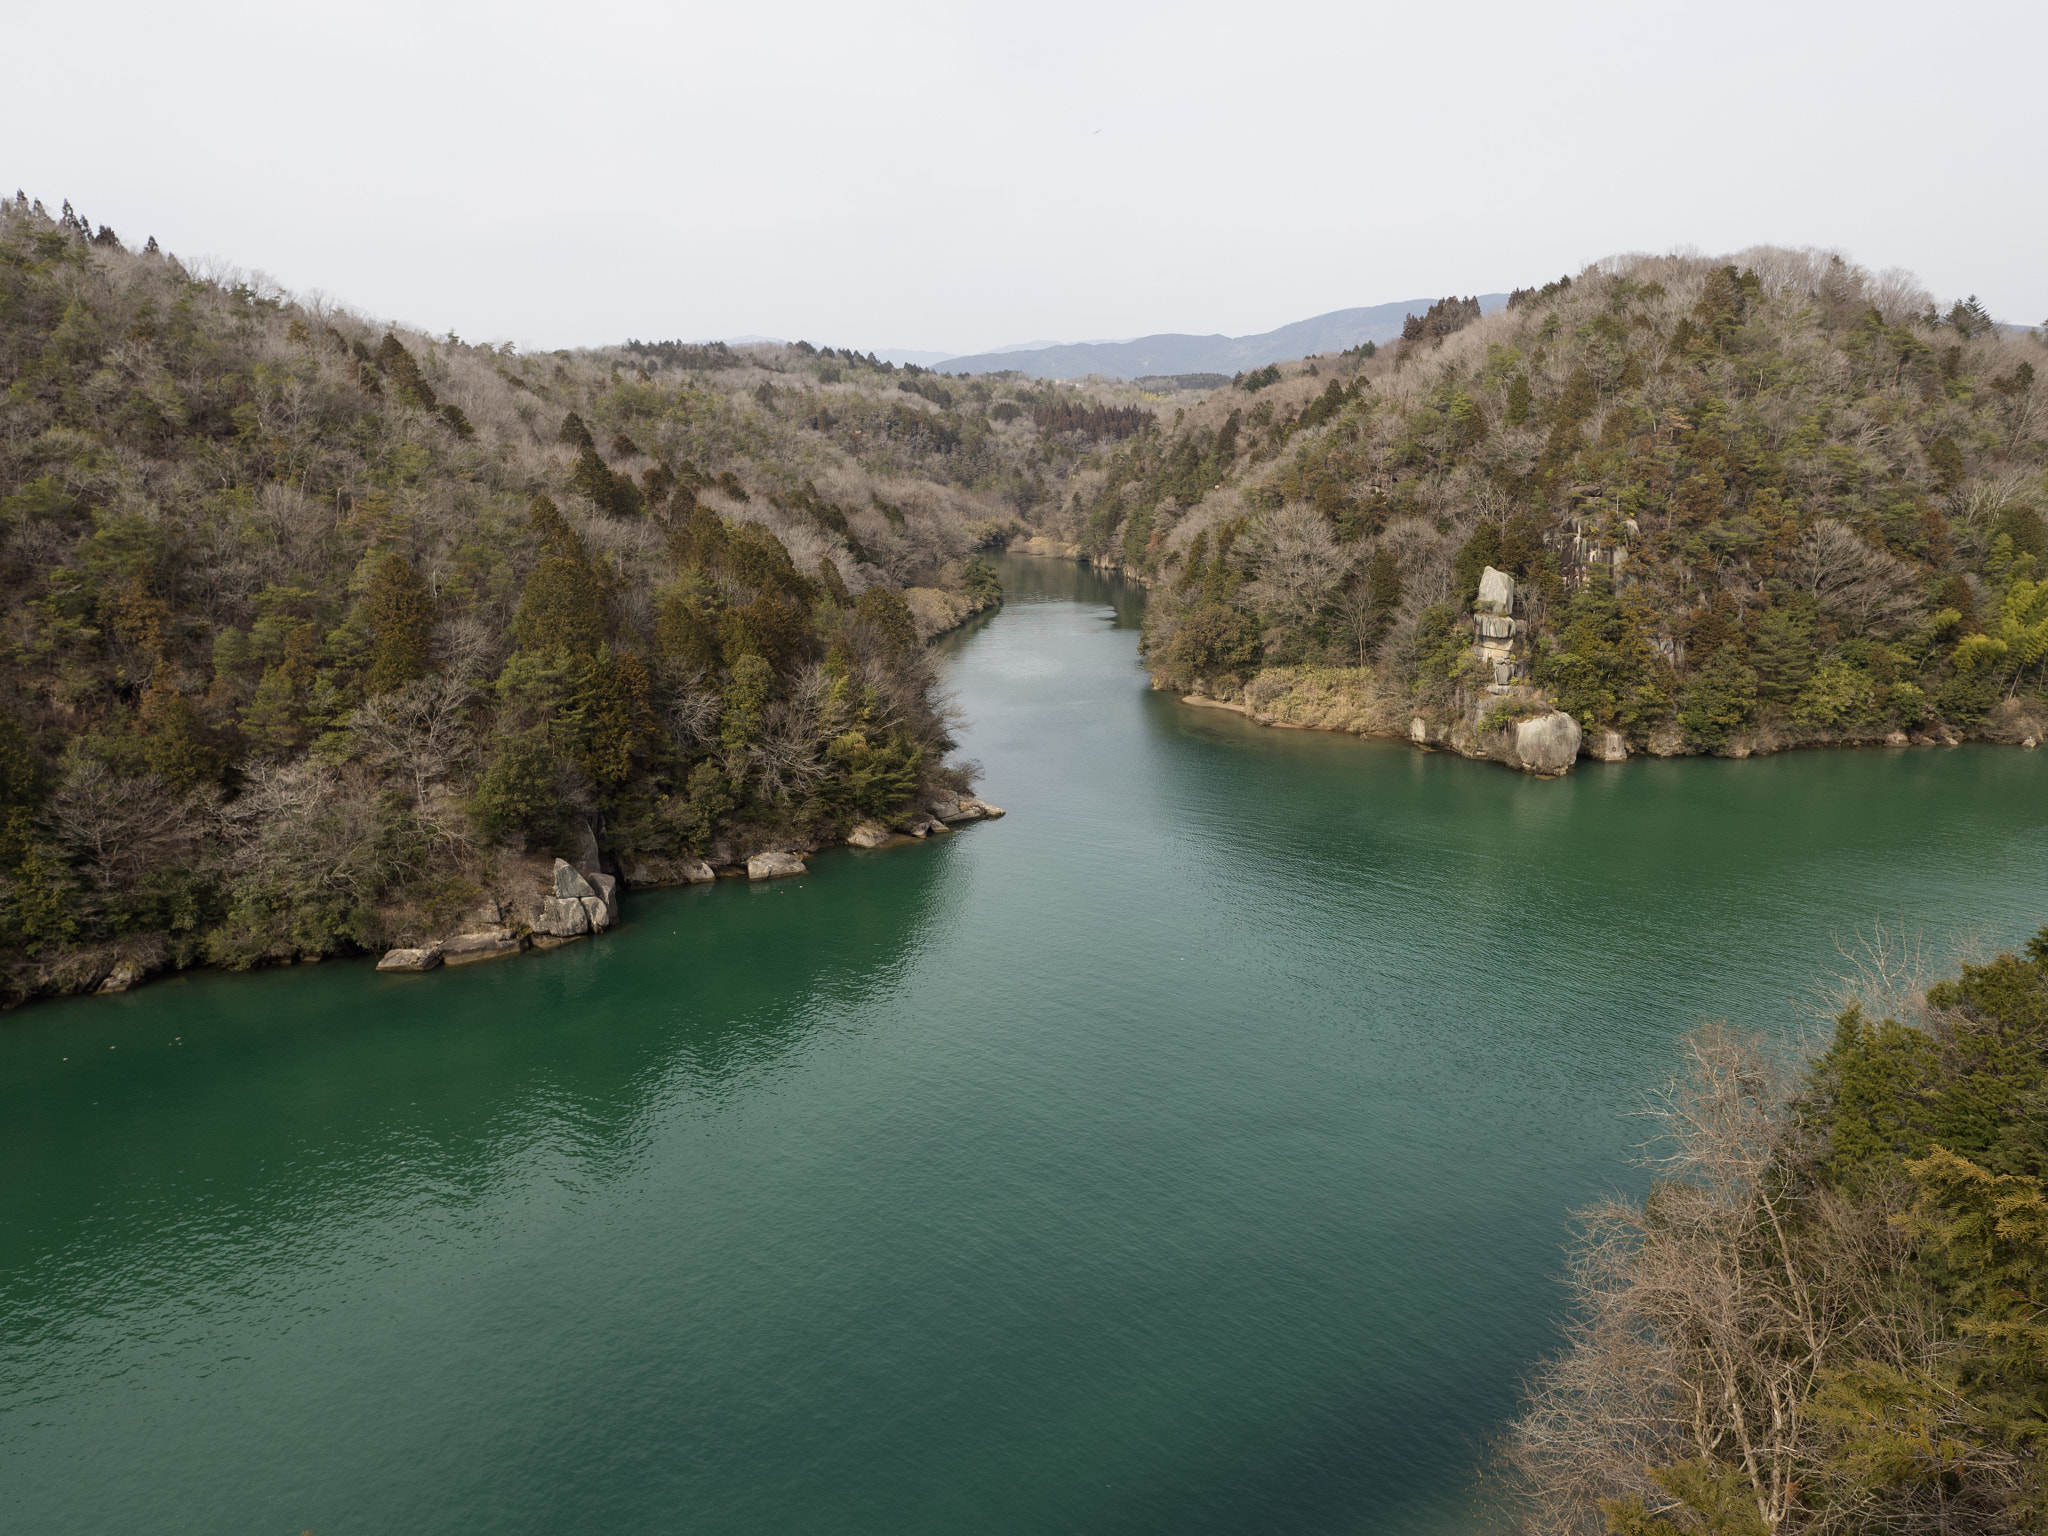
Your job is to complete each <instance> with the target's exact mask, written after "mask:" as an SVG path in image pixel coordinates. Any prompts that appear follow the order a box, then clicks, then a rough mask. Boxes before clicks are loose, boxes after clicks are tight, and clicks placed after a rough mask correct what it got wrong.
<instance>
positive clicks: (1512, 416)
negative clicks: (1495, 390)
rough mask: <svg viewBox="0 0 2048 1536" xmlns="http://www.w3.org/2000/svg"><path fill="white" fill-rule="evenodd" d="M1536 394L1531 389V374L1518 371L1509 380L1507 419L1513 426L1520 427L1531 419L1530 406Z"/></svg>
mask: <svg viewBox="0 0 2048 1536" xmlns="http://www.w3.org/2000/svg"><path fill="white" fill-rule="evenodd" d="M1533 400H1534V395H1533V394H1532V392H1531V391H1530V389H1529V376H1528V375H1527V374H1526V373H1517V374H1516V375H1515V376H1514V377H1513V378H1512V379H1509V380H1508V408H1507V415H1506V418H1505V419H1506V421H1507V424H1508V425H1509V426H1511V427H1519V426H1522V425H1524V424H1525V423H1527V421H1528V420H1529V410H1530V406H1531V404H1532V402H1533Z"/></svg>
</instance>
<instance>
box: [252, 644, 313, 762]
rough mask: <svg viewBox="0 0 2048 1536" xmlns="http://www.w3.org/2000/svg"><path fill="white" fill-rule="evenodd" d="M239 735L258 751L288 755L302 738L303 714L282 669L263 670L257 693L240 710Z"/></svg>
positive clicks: (286, 673)
mask: <svg viewBox="0 0 2048 1536" xmlns="http://www.w3.org/2000/svg"><path fill="white" fill-rule="evenodd" d="M242 734H243V735H244V736H246V737H247V738H248V739H249V741H250V743H251V744H252V745H253V746H254V747H255V748H256V750H257V751H259V752H262V753H265V754H267V755H269V756H272V757H285V756H288V755H289V754H290V753H292V752H294V751H296V750H297V749H298V747H299V744H300V743H301V742H303V741H304V740H305V735H306V732H305V713H304V711H303V710H302V709H301V708H300V707H299V699H298V692H297V690H296V689H294V688H293V687H292V679H291V674H290V673H289V672H288V671H287V670H286V669H285V668H283V667H278V666H270V667H265V668H264V669H263V679H262V681H261V682H259V683H257V685H256V696H255V697H254V698H252V699H251V700H250V701H249V704H248V707H247V708H246V709H244V710H243V711H242Z"/></svg>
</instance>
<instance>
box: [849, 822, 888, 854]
mask: <svg viewBox="0 0 2048 1536" xmlns="http://www.w3.org/2000/svg"><path fill="white" fill-rule="evenodd" d="M895 839H896V834H895V833H894V832H891V831H890V830H889V829H888V828H887V827H885V826H881V825H879V824H878V823H876V822H872V821H864V822H862V823H861V824H860V825H859V826H857V827H855V828H854V829H853V830H852V831H851V832H849V833H847V834H846V840H847V842H848V843H850V844H851V845H852V846H854V847H855V848H879V847H881V846H882V845H883V844H884V843H889V842H894V841H895Z"/></svg>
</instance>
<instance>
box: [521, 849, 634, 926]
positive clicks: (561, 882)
mask: <svg viewBox="0 0 2048 1536" xmlns="http://www.w3.org/2000/svg"><path fill="white" fill-rule="evenodd" d="M540 906H541V911H540V920H539V921H538V922H536V923H534V925H533V931H534V932H535V933H537V934H544V935H546V936H547V937H549V938H555V939H572V938H576V937H579V936H580V935H582V934H586V933H603V932H604V931H605V929H607V928H609V927H611V925H612V924H613V923H614V922H616V921H618V916H619V882H618V881H617V880H616V879H615V878H613V877H612V876H611V875H607V874H601V873H596V872H593V873H590V874H585V873H583V872H582V871H581V870H579V869H577V868H576V866H575V865H573V864H571V863H569V862H568V861H567V860H566V859H557V860H555V885H554V894H553V895H551V896H544V897H542V898H541V904H540Z"/></svg>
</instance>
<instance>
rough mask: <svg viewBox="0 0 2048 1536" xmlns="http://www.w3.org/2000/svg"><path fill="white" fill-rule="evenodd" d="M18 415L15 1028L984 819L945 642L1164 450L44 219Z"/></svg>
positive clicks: (18, 265)
mask: <svg viewBox="0 0 2048 1536" xmlns="http://www.w3.org/2000/svg"><path fill="white" fill-rule="evenodd" d="M508 320H510V321H512V322H513V323H516V320H517V317H508ZM0 380H4V383H5V387H6V393H5V397H4V404H0V534H4V539H5V558H4V563H0V614H4V625H5V629H4V633H5V643H6V647H7V649H6V665H5V669H4V678H0V801H4V804H0V826H4V838H0V845H4V846H0V994H4V997H5V998H6V999H7V1000H10V1001H12V1000H19V999H21V998H23V997H26V996H30V995H34V994H35V993H37V992H39V991H49V990H67V989H75V988H77V987H81V986H90V985H94V984H96V983H97V981H98V979H99V978H100V977H102V976H105V975H107V974H108V972H109V969H110V968H111V967H113V966H114V965H115V963H116V962H117V961H119V962H120V963H122V964H124V965H127V966H130V967H133V968H136V969H139V970H142V971H147V970H149V969H152V968H155V967H158V966H162V965H165V964H172V965H183V964H189V963H193V962H196V961H212V962H218V963H221V964H226V965H236V966H242V965H251V964H255V963H259V962H263V961H271V960H289V959H293V958H297V957H314V956H319V955H323V954H331V953H336V952H341V951H347V950H352V949H375V948H379V947H382V946H385V945H388V944H395V943H403V942H407V941H417V940H419V939H420V938H422V937H423V936H426V935H428V934H431V933H433V932H435V931H436V929H437V928H438V927H440V926H442V925H445V924H446V923H448V922H450V921H452V920H454V919H455V918H456V917H457V916H458V915H460V914H462V913H464V912H467V911H469V910H470V909H471V908H472V907H473V906H474V905H475V904H476V903H477V901H478V900H479V899H481V898H483V897H485V896H486V895H487V894H488V892H489V891H491V890H492V889H494V888H496V886H497V885H499V884H502V882H503V880H504V879H505V878H506V876H507V873H508V871H512V872H517V870H519V869H521V868H524V864H522V862H521V861H523V860H524V861H530V860H532V859H534V858H539V859H540V862H541V863H542V865H543V866H544V865H545V864H546V862H547V860H546V857H545V856H546V855H548V854H551V853H553V852H556V851H567V852H573V851H574V850H575V849H576V848H577V847H578V846H579V845H581V844H582V843H583V841H584V834H585V831H586V829H590V830H594V831H596V832H598V833H600V834H601V835H602V838H603V842H604V847H605V857H606V858H607V860H612V861H627V862H632V861H639V862H641V863H643V864H653V865H655V866H656V867H659V862H658V861H661V860H671V861H672V860H674V859H678V858H682V857H685V856H688V855H705V856H708V857H709V858H711V859H712V861H713V862H723V861H729V860H732V859H735V858H742V857H745V856H746V855H747V854H749V853H751V852H754V851H756V850H757V849H762V848H800V847H804V846H810V845H815V844H816V843H818V842H820V841H826V840H831V839H834V838H837V837H840V836H843V835H845V833H846V832H847V831H848V829H849V828H850V827H852V826H853V825H854V824H855V823H856V822H858V821H861V820H863V819H872V820H875V821H879V822H882V823H884V824H887V823H890V822H892V821H893V820H896V819H900V818H901V817H902V816H904V815H906V814H909V813H910V812H912V811H913V810H914V809H915V808H916V807H918V806H921V805H923V804H925V803H927V801H928V800H929V799H930V798H931V797H933V796H937V795H943V794H946V793H950V792H954V791H957V790H958V789H960V788H963V787H964V785H965V780H964V778H963V773H962V770H959V769H956V768H952V767H948V766H947V765H946V764H945V762H944V759H945V756H946V754H947V752H948V750H949V748H950V747H951V745H952V743H951V740H950V738H949V736H948V733H947V717H946V712H945V708H944V706H943V703H942V701H941V698H940V696H939V695H938V694H937V693H936V691H935V688H934V679H933V673H932V670H931V667H930V665H929V662H928V660H927V657H926V654H925V651H924V648H923V644H922V641H923V640H924V639H925V638H926V637H927V636H928V635H929V634H930V633H931V632H933V631H934V630H937V629H940V628H944V627H947V626H949V625H951V624H954V623H957V622H959V620H960V619H961V618H963V617H964V616H966V615H967V614H969V613H970V612H972V611H974V610H975V609H976V608H978V607H980V606H985V605H986V604H987V603H989V602H990V601H992V600H993V599H994V598H995V596H996V595H997V590H998V589H997V587H996V585H995V581H994V576H993V572H992V571H991V569H990V568H989V567H988V565H987V564H986V562H985V561H984V560H982V559H980V558H979V557H978V556H977V555H976V551H977V549H980V548H983V547H985V546H988V545H990V544H992V543H996V542H999V541H1000V539H1001V537H1002V536H1003V534H1004V532H1005V530H1006V529H1008V528H1010V527H1012V526H1014V525H1015V520H1016V519H1017V518H1018V517H1020V516H1022V515H1024V514H1028V513H1029V512H1031V511H1032V510H1033V509H1034V507H1036V506H1037V505H1038V504H1039V503H1040V502H1050V501H1052V500H1054V499H1056V498H1057V497H1058V496H1059V494H1060V492H1061V488H1062V486H1063V483H1064V478H1065V476H1066V474H1067V473H1068V472H1069V470H1070V469H1071V467H1072V465H1073V464H1074V463H1075V462H1076V460H1077V459H1078V458H1079V457H1080V456H1081V455H1082V454H1084V453H1085V452H1087V451H1088V450H1089V448H1090V445H1091V443H1092V441H1093V438H1092V436H1091V434H1093V433H1095V432H1097V431H1119V430H1128V429H1129V428H1130V426H1131V425H1132V419H1131V412H1130V411H1129V409H1128V406H1127V402H1126V403H1125V404H1126V408H1125V412H1124V414H1123V415H1122V416H1116V415H1115V414H1114V412H1113V411H1112V412H1111V414H1110V415H1109V416H1103V415H1101V414H1100V412H1098V414H1097V415H1095V416H1090V415H1089V414H1088V410H1089V408H1091V407H1096V406H1114V405H1116V404H1118V403H1119V402H1120V401H1121V400H1122V397H1118V400H1113V401H1106V402H1105V401H1097V400H1095V399H1094V398H1093V397H1087V398H1083V397H1082V396H1080V395H1079V394H1078V393H1077V392H1075V391H1071V390H1070V391H1066V392H1063V393H1060V394H1059V395H1058V399H1057V400H1055V398H1054V395H1055V392H1053V391H1050V390H1047V389H1043V388H1034V387H1032V386H1030V385H1028V384H1026V385H1023V386H1021V387H1019V388H1016V389H1011V390H1005V389H1003V388H1002V387H1000V386H996V387H991V386H990V385H988V384H985V383H981V382H976V383H971V384H959V383H952V384H947V383H942V382H941V381H939V380H937V379H936V378H934V377H931V376H929V375H922V374H920V373H918V372H917V371H916V370H898V369H895V368H891V367H889V366H888V365H886V364H878V363H877V362H875V361H874V360H873V359H872V358H864V357H861V356H858V355H856V354H854V353H851V352H843V351H833V350H831V349H822V350H821V349H820V348H817V347H814V346H808V345H798V346H793V347H766V348H756V349H730V348H725V347H691V346H685V345H681V344H677V343H666V344H653V343H638V342H636V343H629V344H627V345H625V346H622V347H618V348H612V349H606V350H600V351H593V352H579V353H575V354H568V353H555V354H552V355H543V356H520V355H517V354H516V353H515V352H514V351H513V350H512V349H510V348H493V347H489V346H479V345H472V344H467V343H464V342H462V341H460V340H458V339H457V338H455V337H454V336H452V335H450V336H446V337H441V338H435V337H431V336H426V335H422V334H417V333H414V332H411V331H405V330H393V329H391V328H388V327H386V326H384V325H381V324H373V323H370V322H368V321H366V320H364V319H363V318H361V317H360V316H356V315H353V314H350V313H348V312H346V311H343V310H339V309H333V308H328V307H322V306H319V305H314V304H308V303H301V302H297V301H294V300H293V299H292V298H291V297H289V296H288V295H286V294H284V293H283V292H281V291H278V290H276V289H275V288H274V287H271V286H269V285H266V284H264V283H261V282H257V281H254V280H251V279H248V278H246V277H243V276H242V275H240V274H236V273H232V272H218V273H214V274H212V275H202V274H196V273H194V272H193V271H190V270H188V269H187V268H186V267H184V266H183V265H181V264H180V263H179V262H178V261H177V260H175V259H174V258H172V257H170V256H168V255H165V254H161V253H159V252H158V251H157V250H156V249H155V242H154V241H151V242H149V244H148V247H147V248H146V249H145V250H143V251H140V252H134V251H130V250H127V249H125V248H124V246H123V244H122V242H121V241H120V240H119V238H118V237H117V236H116V235H115V234H114V232H113V231H111V230H108V229H106V228H104V227H102V228H100V229H99V230H98V231H97V232H96V233H95V232H92V231H91V230H90V228H89V226H88V225H87V224H86V223H85V222H84V221H83V220H81V219H78V218H76V217H75V216H73V215H72V213H71V211H70V208H69V206H68V205H67V206H66V208H65V210H64V212H63V214H62V216H61V217H59V218H55V219H53V218H50V217H48V216H47V215H45V214H44V213H43V211H42V209H41V205H40V204H37V205H34V206H31V205H29V204H28V203H27V202H26V200H24V199H19V198H18V199H16V200H14V201H13V202H0ZM1126 393H1127V394H1128V393H1129V392H1126ZM1054 404H1059V405H1061V406H1062V407H1063V408H1065V409H1066V411H1067V413H1068V414H1067V415H1065V416H1061V417H1059V418H1058V419H1057V420H1056V421H1055V420H1053V418H1051V417H1047V420H1048V421H1049V422H1050V423H1051V425H1050V426H1048V427H1046V428H1041V426H1040V425H1039V419H1040V417H1041V416H1044V415H1045V414H1046V412H1047V410H1048V408H1049V407H1051V406H1053V405H1054ZM1148 419H1149V418H1148Z"/></svg>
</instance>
